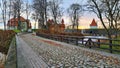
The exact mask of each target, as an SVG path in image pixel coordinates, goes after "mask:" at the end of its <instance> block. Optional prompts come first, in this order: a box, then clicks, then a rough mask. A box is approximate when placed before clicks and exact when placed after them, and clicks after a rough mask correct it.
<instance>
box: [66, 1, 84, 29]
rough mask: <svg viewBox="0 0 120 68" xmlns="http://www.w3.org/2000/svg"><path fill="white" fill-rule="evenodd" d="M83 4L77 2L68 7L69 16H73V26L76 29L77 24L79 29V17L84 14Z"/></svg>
mask: <svg viewBox="0 0 120 68" xmlns="http://www.w3.org/2000/svg"><path fill="white" fill-rule="evenodd" d="M82 12H83V10H82V6H81V5H79V4H77V3H75V4H72V5H71V6H70V7H69V8H68V13H69V16H70V18H71V21H72V28H73V29H75V26H77V30H78V26H79V19H80V16H81V15H82Z"/></svg>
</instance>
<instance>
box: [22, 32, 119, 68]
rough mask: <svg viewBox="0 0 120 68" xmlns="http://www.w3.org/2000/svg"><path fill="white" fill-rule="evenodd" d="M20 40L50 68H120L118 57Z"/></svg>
mask: <svg viewBox="0 0 120 68" xmlns="http://www.w3.org/2000/svg"><path fill="white" fill-rule="evenodd" d="M21 38H22V39H23V40H24V41H25V42H26V43H27V44H28V45H29V46H30V47H31V48H32V50H34V52H35V53H36V54H37V55H38V56H39V58H41V59H42V60H43V61H44V62H45V63H46V64H48V66H49V67H50V68H120V59H119V56H116V55H113V54H109V53H105V52H104V53H103V52H98V51H95V50H92V49H86V48H81V47H78V46H73V45H70V44H66V43H60V42H57V41H53V40H48V39H44V38H42V37H37V36H34V35H32V34H26V35H21Z"/></svg>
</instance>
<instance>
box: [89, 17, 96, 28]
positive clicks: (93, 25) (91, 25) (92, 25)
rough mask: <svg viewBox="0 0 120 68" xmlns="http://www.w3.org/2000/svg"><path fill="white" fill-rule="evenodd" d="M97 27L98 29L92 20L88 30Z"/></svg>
mask: <svg viewBox="0 0 120 68" xmlns="http://www.w3.org/2000/svg"><path fill="white" fill-rule="evenodd" d="M97 27H98V25H97V23H96V21H95V19H93V20H92V22H91V24H90V28H97Z"/></svg>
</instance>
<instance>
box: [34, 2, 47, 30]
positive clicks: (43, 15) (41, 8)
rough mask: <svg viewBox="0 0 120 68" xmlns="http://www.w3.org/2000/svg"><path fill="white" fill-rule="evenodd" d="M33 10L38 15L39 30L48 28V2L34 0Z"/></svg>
mask: <svg viewBox="0 0 120 68" xmlns="http://www.w3.org/2000/svg"><path fill="white" fill-rule="evenodd" d="M33 9H34V12H35V13H36V14H38V16H37V17H38V22H39V24H38V25H39V28H46V22H47V0H33ZM36 14H35V15H36Z"/></svg>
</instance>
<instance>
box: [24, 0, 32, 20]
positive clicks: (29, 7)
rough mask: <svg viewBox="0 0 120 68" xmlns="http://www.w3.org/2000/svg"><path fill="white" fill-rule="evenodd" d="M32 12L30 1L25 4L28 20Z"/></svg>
mask: <svg viewBox="0 0 120 68" xmlns="http://www.w3.org/2000/svg"><path fill="white" fill-rule="evenodd" d="M30 10H31V5H30V3H29V1H28V0H26V3H25V12H26V16H27V20H28V17H29V15H30V13H31V11H30Z"/></svg>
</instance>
